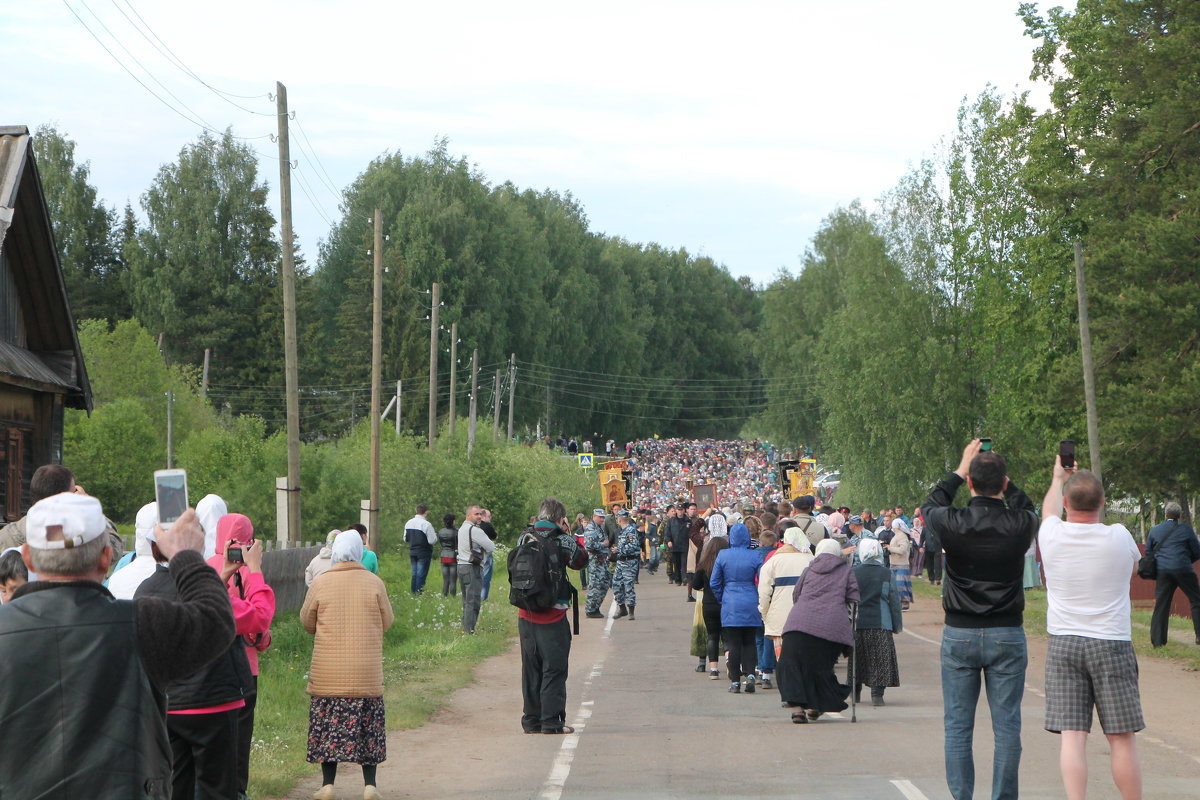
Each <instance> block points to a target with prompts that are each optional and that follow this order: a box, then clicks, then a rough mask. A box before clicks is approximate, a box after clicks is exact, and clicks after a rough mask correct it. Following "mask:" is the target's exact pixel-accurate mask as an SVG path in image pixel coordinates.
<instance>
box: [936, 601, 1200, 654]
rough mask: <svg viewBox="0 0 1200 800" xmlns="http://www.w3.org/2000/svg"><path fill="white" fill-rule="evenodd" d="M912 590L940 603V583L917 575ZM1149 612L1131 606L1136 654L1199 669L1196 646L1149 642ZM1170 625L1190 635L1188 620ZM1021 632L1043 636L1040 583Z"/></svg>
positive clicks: (1027, 606)
mask: <svg viewBox="0 0 1200 800" xmlns="http://www.w3.org/2000/svg"><path fill="white" fill-rule="evenodd" d="M913 592H914V594H915V595H916V596H918V597H921V598H928V599H929V600H931V601H933V602H936V603H938V604H939V605H940V604H941V600H940V599H939V598H940V596H941V587H940V586H931V585H929V584H928V583H927V582H925V581H924V580H921V579H920V578H918V579H916V580H914V581H913ZM1150 614H1151V612H1150V611H1148V610H1144V609H1138V608H1135V609H1134V610H1133V648H1134V650H1135V651H1136V652H1137V654H1138V657H1139V658H1158V659H1164V660H1167V661H1172V662H1175V663H1177V664H1178V665H1179V666H1181V667H1183V668H1184V669H1187V670H1200V648H1198V647H1196V646H1195V645H1191V644H1182V643H1180V642H1176V641H1174V640H1168V641H1167V643H1166V644H1165V645H1163V646H1162V647H1159V648H1154V647H1151V646H1150ZM1171 629H1172V630H1173V631H1174V630H1185V631H1186V632H1187V633H1188V634H1189V639H1190V638H1191V633H1192V627H1191V620H1185V619H1182V618H1180V617H1173V618H1172V619H1171ZM1025 632H1026V633H1027V634H1028V635H1030V636H1039V637H1043V638H1044V637H1045V636H1046V590H1045V588H1043V587H1039V588H1037V589H1030V590H1029V591H1027V592H1025Z"/></svg>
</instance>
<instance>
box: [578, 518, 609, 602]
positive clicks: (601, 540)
mask: <svg viewBox="0 0 1200 800" xmlns="http://www.w3.org/2000/svg"><path fill="white" fill-rule="evenodd" d="M607 516H608V515H607V514H606V513H604V509H603V508H593V509H592V521H591V522H589V523H588V524H587V527H586V528H584V529H583V546H584V549H586V550H587V551H588V568H587V582H588V590H587V614H586V616H588V617H590V618H591V619H603V618H604V614H602V613H601V612H600V604H601V603H603V602H604V596H605V595H606V594H608V586H609V584H610V583H612V575H611V574H610V573H609V571H608V557H609V553H610V552H611V550H610V548H609V546H608V538H607V537H606V536H605V535H604V528H603V526H604V518H605V517H607Z"/></svg>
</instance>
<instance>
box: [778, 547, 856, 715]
mask: <svg viewBox="0 0 1200 800" xmlns="http://www.w3.org/2000/svg"><path fill="white" fill-rule="evenodd" d="M772 560H774V559H772ZM858 596H859V595H858V583H856V582H855V580H854V573H853V572H851V570H850V565H849V564H847V563H846V561H845V560H844V559H843V558H842V556H841V547H839V546H838V543H837V542H836V541H834V540H833V539H823V540H821V542H820V544H818V545H817V555H816V558H814V559H813V560H812V563H811V564H809V565H808V569H806V570H804V573H803V574H802V575H801V576H800V578H799V580H798V581H797V582H796V586H795V588H794V589H793V590H792V600H793V604H792V610H791V611H790V612H788V618H787V622H786V623H785V624H784V626H783V649H782V650H781V651H780V654H779V666H778V667H777V668H776V671H777V672H778V674H779V694H780V697H781V699H782V700H783V701H784V702H785V703H787V704H788V705H789V706H792V707H797V706H798V707H799V708H800V710H799V711H796V712H793V714H792V722H795V723H797V724H803V723H806V722H808V721H809V720H815V719H817V718H818V717H819V716H821V714H824V713H826V712H830V711H841V710H843V709H845V708H846V698H847V697H848V696H849V695H850V687H849V686H846V685H844V684H841V683H838V679H837V676H836V675H835V674H834V672H833V665H834V664H836V663H837V659H838V655H839V654H840V653H841V652H842V651H843V650H848V649H849V648H850V646H851V645H853V644H854V631H853V630H852V629H851V627H850V617H849V615H848V614H847V613H846V605H847V603H852V602H857V601H858Z"/></svg>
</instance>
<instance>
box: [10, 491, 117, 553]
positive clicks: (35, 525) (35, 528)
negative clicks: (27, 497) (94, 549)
mask: <svg viewBox="0 0 1200 800" xmlns="http://www.w3.org/2000/svg"><path fill="white" fill-rule="evenodd" d="M106 526H107V523H106V521H105V519H104V510H103V509H102V508H101V507H100V501H99V500H97V499H96V498H94V497H88V496H87V495H83V494H75V493H74V492H63V493H62V494H56V495H53V496H51V497H47V498H45V499H43V500H39V501H38V502H36V503H34V504H33V508H31V509H29V516H28V518H27V519H26V520H25V540H26V541H27V542H28V543H29V546H30V547H32V548H33V549H35V550H63V549H66V548H68V547H80V546H82V545H85V544H87V543H88V542H91V541H95V540H96V539H99V538H100V537H101V536H103V535H104V529H105V527H106ZM54 527H60V528H62V535H61V536H57V535H56V536H55V537H54V539H49V538H47V535H46V529H47V528H54Z"/></svg>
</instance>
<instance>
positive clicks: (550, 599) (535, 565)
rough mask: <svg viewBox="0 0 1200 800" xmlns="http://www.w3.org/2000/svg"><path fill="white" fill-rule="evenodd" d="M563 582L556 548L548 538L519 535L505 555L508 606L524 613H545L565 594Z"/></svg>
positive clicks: (562, 573)
mask: <svg viewBox="0 0 1200 800" xmlns="http://www.w3.org/2000/svg"><path fill="white" fill-rule="evenodd" d="M565 582H566V575H565V574H564V571H563V565H562V562H561V559H560V556H559V552H558V544H557V543H556V542H555V541H554V540H553V539H551V538H550V537H548V536H538V535H537V534H536V533H523V534H521V537H520V538H519V539H518V540H517V545H516V547H514V548H513V549H512V551H510V552H509V554H508V583H509V590H508V602H509V603H510V604H512V605H514V606H516V607H517V608H523V609H525V610H526V611H548V610H550V609H551V608H553V607H554V605H555V604H556V603H558V602H559V598H560V597H561V596H562V595H563V594H564V592H563V583H565Z"/></svg>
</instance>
